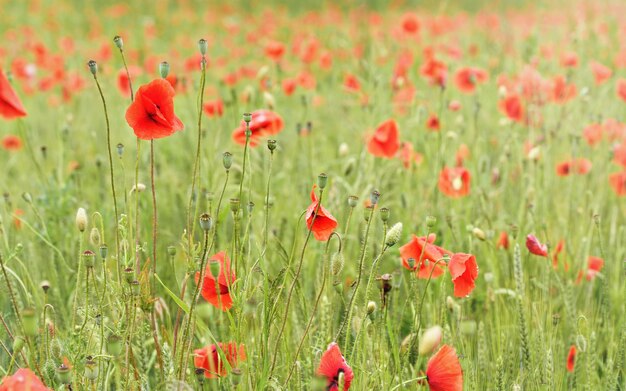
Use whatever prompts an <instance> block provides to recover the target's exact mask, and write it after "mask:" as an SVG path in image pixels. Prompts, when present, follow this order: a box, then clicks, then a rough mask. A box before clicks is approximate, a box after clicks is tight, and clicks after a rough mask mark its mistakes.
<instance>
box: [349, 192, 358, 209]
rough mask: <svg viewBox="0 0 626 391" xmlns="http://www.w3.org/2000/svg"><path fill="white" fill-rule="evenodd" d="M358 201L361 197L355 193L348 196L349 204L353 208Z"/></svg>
mask: <svg viewBox="0 0 626 391" xmlns="http://www.w3.org/2000/svg"><path fill="white" fill-rule="evenodd" d="M358 201H359V197H357V196H355V195H351V196H349V197H348V205H349V206H350V207H351V208H354V207H355V206H356V204H357V202H358Z"/></svg>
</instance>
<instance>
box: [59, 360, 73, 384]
mask: <svg viewBox="0 0 626 391" xmlns="http://www.w3.org/2000/svg"><path fill="white" fill-rule="evenodd" d="M71 372H72V370H71V369H70V368H69V367H68V366H66V365H65V364H61V366H60V367H58V368H57V379H59V383H62V384H70V383H71V382H72V374H71Z"/></svg>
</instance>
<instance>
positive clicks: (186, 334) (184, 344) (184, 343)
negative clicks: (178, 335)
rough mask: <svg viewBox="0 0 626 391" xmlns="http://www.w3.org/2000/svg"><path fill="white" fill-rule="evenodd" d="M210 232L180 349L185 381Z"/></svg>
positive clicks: (180, 374)
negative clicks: (191, 331)
mask: <svg viewBox="0 0 626 391" xmlns="http://www.w3.org/2000/svg"><path fill="white" fill-rule="evenodd" d="M209 232H210V231H205V232H204V245H203V248H204V249H203V251H202V256H201V258H200V278H199V279H198V283H197V284H196V289H195V290H194V292H193V296H192V299H191V300H192V301H191V306H190V307H189V315H188V316H187V324H186V327H185V329H184V330H183V335H182V340H181V342H182V347H181V349H180V351H181V353H180V362H179V366H178V368H179V369H180V373H179V379H180V380H183V377H184V376H185V374H184V371H183V370H182V368H183V362H184V361H185V360H186V357H187V346H191V339H192V338H191V336H190V335H189V330H190V328H191V323H192V320H193V315H194V313H195V310H196V303H197V302H198V299H199V298H200V291H201V287H202V285H203V284H204V274H205V272H206V271H205V269H206V267H205V266H206V261H207V254H208V252H209ZM188 338H189V341H187V339H188Z"/></svg>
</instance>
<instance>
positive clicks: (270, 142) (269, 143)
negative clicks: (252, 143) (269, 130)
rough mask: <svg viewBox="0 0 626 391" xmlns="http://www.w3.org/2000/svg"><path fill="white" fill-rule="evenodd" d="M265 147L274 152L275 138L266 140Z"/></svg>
mask: <svg viewBox="0 0 626 391" xmlns="http://www.w3.org/2000/svg"><path fill="white" fill-rule="evenodd" d="M267 149H269V150H270V151H271V152H274V150H275V149H276V140H267Z"/></svg>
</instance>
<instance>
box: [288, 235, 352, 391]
mask: <svg viewBox="0 0 626 391" xmlns="http://www.w3.org/2000/svg"><path fill="white" fill-rule="evenodd" d="M333 236H336V237H337V239H338V240H339V249H338V250H337V251H339V252H341V236H339V234H338V233H336V232H333V233H332V234H331V236H330V238H328V240H327V241H326V249H325V250H324V255H325V258H326V259H327V261H329V260H330V257H329V255H328V248H329V246H330V240H331V239H332V238H333ZM326 263H328V262H324V263H323V264H322V286H321V287H320V290H319V293H318V294H317V298H316V299H315V304H314V305H313V310H312V311H311V316H310V317H309V321H308V322H307V325H306V328H305V329H304V333H303V334H302V337H301V338H300V343H299V344H298V349H296V354H295V356H294V358H293V364H291V369H289V375H288V376H287V380H285V387H286V388H287V386H288V385H289V379H291V375H292V374H293V370H294V369H295V368H296V363H297V362H298V356H299V354H300V350H302V345H304V340H305V339H306V336H307V334H308V333H309V330H310V329H311V324H312V323H313V319H315V312H316V311H317V307H318V306H319V303H320V299H321V298H322V294H323V293H324V287H325V286H326V279H327V275H328V270H326Z"/></svg>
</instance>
